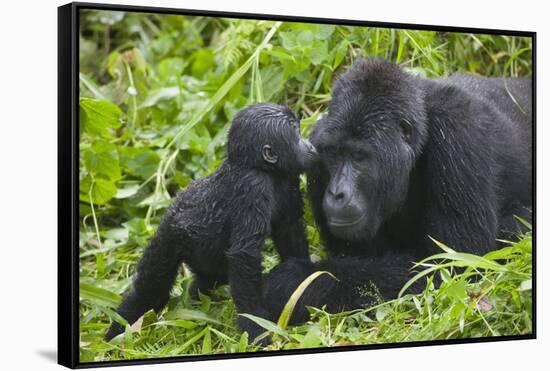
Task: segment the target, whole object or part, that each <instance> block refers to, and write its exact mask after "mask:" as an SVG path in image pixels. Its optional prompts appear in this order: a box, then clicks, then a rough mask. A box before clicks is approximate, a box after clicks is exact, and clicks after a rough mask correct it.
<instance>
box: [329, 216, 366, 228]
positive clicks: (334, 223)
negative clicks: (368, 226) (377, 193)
mask: <svg viewBox="0 0 550 371" xmlns="http://www.w3.org/2000/svg"><path fill="white" fill-rule="evenodd" d="M363 219H365V214H361V215H359V216H358V217H357V218H355V219H353V220H349V219H345V220H344V219H335V218H330V219H328V220H327V223H328V225H329V226H331V227H335V228H349V227H353V226H354V225H357V224H359V223H361V222H362V221H363Z"/></svg>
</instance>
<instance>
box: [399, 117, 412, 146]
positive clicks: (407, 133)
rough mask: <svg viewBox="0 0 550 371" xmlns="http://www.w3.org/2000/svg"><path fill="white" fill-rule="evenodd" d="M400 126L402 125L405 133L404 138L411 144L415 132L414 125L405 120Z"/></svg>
mask: <svg viewBox="0 0 550 371" xmlns="http://www.w3.org/2000/svg"><path fill="white" fill-rule="evenodd" d="M400 125H401V131H402V132H403V138H404V139H405V141H406V142H407V143H411V140H412V132H413V126H412V124H411V123H410V122H409V120H405V119H403V120H401V121H400Z"/></svg>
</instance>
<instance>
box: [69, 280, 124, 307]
mask: <svg viewBox="0 0 550 371" xmlns="http://www.w3.org/2000/svg"><path fill="white" fill-rule="evenodd" d="M79 294H80V297H81V298H84V299H87V300H90V301H91V302H93V303H97V304H100V305H104V306H107V307H110V308H116V307H117V306H118V304H120V301H121V300H122V298H121V296H120V295H118V294H117V293H114V292H112V291H109V290H107V289H103V288H100V287H97V286H93V285H90V284H88V283H83V282H80V285H79Z"/></svg>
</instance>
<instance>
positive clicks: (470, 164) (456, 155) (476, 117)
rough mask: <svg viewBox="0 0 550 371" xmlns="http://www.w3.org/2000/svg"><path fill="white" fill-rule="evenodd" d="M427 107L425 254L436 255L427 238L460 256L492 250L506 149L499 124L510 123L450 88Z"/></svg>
mask: <svg viewBox="0 0 550 371" xmlns="http://www.w3.org/2000/svg"><path fill="white" fill-rule="evenodd" d="M426 105H427V111H428V119H429V146H426V149H425V154H424V161H425V163H424V166H425V167H424V169H425V174H424V176H423V179H424V180H425V184H424V189H425V190H426V191H425V195H426V205H425V208H424V215H425V221H424V230H423V232H424V236H422V238H423V240H422V244H423V245H424V246H423V247H424V248H423V250H424V251H426V253H427V254H430V253H433V252H434V251H435V246H434V244H433V242H432V241H430V240H429V239H428V238H427V236H428V235H429V236H432V237H433V238H435V239H437V240H439V241H441V242H444V243H445V244H446V245H448V246H450V247H452V248H454V249H457V250H460V251H466V252H475V253H476V254H482V253H484V252H487V251H489V250H492V249H493V248H494V247H495V243H496V238H497V228H498V215H497V211H498V199H497V197H498V195H497V194H496V193H495V190H496V189H497V188H498V187H497V184H496V181H497V180H496V174H497V172H498V169H499V166H500V165H499V163H498V159H497V156H498V153H497V151H499V150H500V151H502V150H503V148H505V147H506V142H505V141H504V140H503V138H502V134H501V133H500V131H499V128H498V127H497V125H496V124H497V123H498V124H499V125H506V122H505V120H506V119H505V118H503V117H499V116H498V112H492V111H491V107H489V106H488V105H487V104H482V103H480V102H478V101H475V100H472V99H471V98H470V97H468V96H467V95H465V94H464V93H463V92H462V91H461V90H459V89H456V88H454V87H450V86H444V87H440V88H435V89H432V90H431V94H428V96H427V97H426ZM500 119H502V120H500ZM500 130H501V129H500Z"/></svg>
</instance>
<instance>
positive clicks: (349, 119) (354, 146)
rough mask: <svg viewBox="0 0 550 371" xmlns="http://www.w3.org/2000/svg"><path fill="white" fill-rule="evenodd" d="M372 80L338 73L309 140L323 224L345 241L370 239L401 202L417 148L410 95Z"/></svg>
mask: <svg viewBox="0 0 550 371" xmlns="http://www.w3.org/2000/svg"><path fill="white" fill-rule="evenodd" d="M354 68H355V69H357V68H358V67H357V66H355V67H354ZM398 72H400V71H398ZM353 73H357V71H353ZM399 76H400V75H397V77H399ZM385 81H386V82H387V80H385ZM376 82H377V81H376V80H375V81H374V84H373V83H372V82H371V83H368V82H365V80H364V79H357V78H352V77H350V72H348V73H347V74H345V75H343V76H342V77H341V78H340V80H339V81H338V82H337V83H336V85H335V89H334V91H333V97H332V101H331V104H330V107H329V113H328V115H327V116H326V117H324V118H323V119H321V120H320V121H319V122H318V123H317V125H316V127H315V130H314V132H313V133H312V135H311V137H310V139H311V142H312V143H313V145H314V146H315V147H316V148H317V150H318V152H319V155H320V157H321V163H322V165H321V173H322V174H323V176H322V177H321V178H323V179H324V180H321V182H324V184H321V185H320V186H321V187H324V193H323V199H322V211H323V214H324V219H325V222H326V225H327V227H328V229H329V231H330V233H331V234H333V235H334V236H336V237H339V238H342V239H345V240H350V241H351V240H356V241H357V240H369V239H371V238H373V237H374V236H375V235H376V233H377V231H378V230H379V228H380V227H381V225H382V224H383V223H384V221H386V220H387V219H388V218H389V217H391V216H392V215H393V214H394V213H395V212H396V211H397V210H398V209H399V207H400V206H401V205H402V204H403V202H404V201H405V199H406V197H407V191H408V186H409V178H410V174H411V171H412V169H413V167H414V164H415V160H416V157H417V155H418V153H419V152H420V148H421V138H419V137H420V136H422V135H423V133H421V130H419V125H423V124H424V122H422V123H420V124H419V123H418V122H417V121H418V119H419V118H420V119H421V118H422V117H423V116H422V114H418V112H417V111H416V110H415V109H414V108H409V106H411V102H412V103H414V102H415V96H412V97H410V98H409V97H408V96H407V94H410V92H409V90H410V89H396V86H395V85H396V84H395V82H393V84H390V85H389V86H388V85H385V84H384V83H381V84H378V85H377V84H376ZM405 88H407V86H405ZM411 111H412V112H411ZM421 134H422V135H421ZM317 202H320V200H317Z"/></svg>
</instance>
